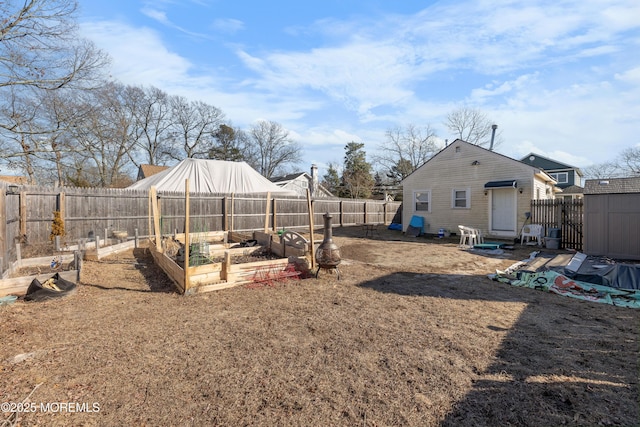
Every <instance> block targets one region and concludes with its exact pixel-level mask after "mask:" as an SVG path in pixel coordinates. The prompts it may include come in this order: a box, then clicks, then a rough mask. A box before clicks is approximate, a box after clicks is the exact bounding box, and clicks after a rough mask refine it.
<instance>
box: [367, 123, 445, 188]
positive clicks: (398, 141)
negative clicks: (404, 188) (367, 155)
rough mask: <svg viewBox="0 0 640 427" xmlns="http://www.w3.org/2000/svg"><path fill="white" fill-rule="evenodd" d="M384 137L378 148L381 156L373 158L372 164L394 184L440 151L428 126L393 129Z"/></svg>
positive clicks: (433, 133)
mask: <svg viewBox="0 0 640 427" xmlns="http://www.w3.org/2000/svg"><path fill="white" fill-rule="evenodd" d="M385 136H386V139H385V142H384V143H383V144H380V146H379V147H378V150H379V152H380V153H381V154H378V155H376V156H375V157H374V162H376V163H379V164H380V165H381V166H382V167H383V168H384V170H385V173H386V175H387V177H389V178H391V179H392V180H393V181H394V182H397V181H401V180H402V179H404V178H405V177H406V176H407V175H409V174H410V173H411V172H413V171H414V170H416V169H418V168H419V167H420V166H422V164H423V163H424V162H426V161H427V160H429V159H430V158H431V156H433V155H434V154H435V152H436V151H438V150H439V149H440V147H439V146H438V142H437V135H436V133H435V131H434V130H433V129H432V128H431V126H430V125H426V126H425V127H424V128H420V127H418V126H416V125H413V124H408V125H406V126H405V127H404V128H400V127H394V128H391V129H389V130H387V132H386V134H385Z"/></svg>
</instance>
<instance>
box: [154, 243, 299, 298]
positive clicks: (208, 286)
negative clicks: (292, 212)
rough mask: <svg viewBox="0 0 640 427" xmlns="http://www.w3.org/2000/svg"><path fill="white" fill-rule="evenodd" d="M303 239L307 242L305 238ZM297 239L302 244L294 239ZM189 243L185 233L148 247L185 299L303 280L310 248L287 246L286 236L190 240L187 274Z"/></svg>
mask: <svg viewBox="0 0 640 427" xmlns="http://www.w3.org/2000/svg"><path fill="white" fill-rule="evenodd" d="M296 234H297V233H296ZM288 236H289V235H288ZM298 236H299V235H298ZM300 239H303V238H302V237H301V236H300ZM293 240H299V239H295V238H291V237H290V238H289V241H293ZM184 241H185V236H184V235H182V234H181V235H176V236H173V237H172V238H170V239H169V238H165V239H162V240H161V241H160V242H159V244H157V243H156V241H155V239H152V240H151V242H150V245H149V248H150V251H151V253H152V255H153V258H154V260H155V262H156V264H158V265H159V266H160V267H161V268H162V270H163V271H164V272H165V273H166V274H167V275H168V276H169V278H170V279H171V280H172V281H173V282H174V283H175V285H176V287H177V288H178V290H179V292H181V293H183V294H194V293H201V292H209V291H214V290H218V289H224V288H229V287H233V286H238V285H241V284H248V283H268V282H271V281H274V280H279V279H284V278H290V277H298V276H300V274H301V270H302V269H304V267H302V268H301V267H300V266H305V265H306V264H307V260H306V258H305V249H304V248H303V249H302V250H301V249H300V248H296V247H295V246H293V245H292V244H287V242H288V240H287V237H283V236H276V237H275V238H274V237H273V236H271V235H268V234H266V233H253V234H252V235H245V234H240V233H227V232H214V233H204V234H203V233H199V234H195V235H192V236H190V239H189V241H190V242H194V243H190V244H189V247H190V251H189V262H188V263H187V268H186V270H185V268H184V264H185V262H184V261H185V244H184ZM247 242H250V246H247V245H246V243H247ZM285 253H286V254H287V256H286V257H285V256H283V255H284V254H285Z"/></svg>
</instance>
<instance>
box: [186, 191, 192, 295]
mask: <svg viewBox="0 0 640 427" xmlns="http://www.w3.org/2000/svg"><path fill="white" fill-rule="evenodd" d="M189 234H190V231H189V178H187V179H185V180H184V292H185V293H187V291H188V290H189V287H190V286H189V244H190V240H191V239H190V236H189Z"/></svg>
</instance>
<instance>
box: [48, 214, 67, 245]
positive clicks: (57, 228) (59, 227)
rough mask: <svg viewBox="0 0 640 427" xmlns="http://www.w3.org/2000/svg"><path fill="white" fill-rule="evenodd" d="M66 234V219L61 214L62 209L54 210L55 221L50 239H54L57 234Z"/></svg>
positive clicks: (52, 224)
mask: <svg viewBox="0 0 640 427" xmlns="http://www.w3.org/2000/svg"><path fill="white" fill-rule="evenodd" d="M64 234H65V233H64V221H63V220H62V217H61V216H60V211H53V222H52V223H51V234H50V235H49V240H51V241H53V240H54V239H55V238H56V236H64Z"/></svg>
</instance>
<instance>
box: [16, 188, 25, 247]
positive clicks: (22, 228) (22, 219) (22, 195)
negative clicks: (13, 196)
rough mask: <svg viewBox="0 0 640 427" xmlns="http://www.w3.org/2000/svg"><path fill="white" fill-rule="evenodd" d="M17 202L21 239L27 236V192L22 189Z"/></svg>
mask: <svg viewBox="0 0 640 427" xmlns="http://www.w3.org/2000/svg"><path fill="white" fill-rule="evenodd" d="M18 197H20V200H19V203H20V208H19V211H18V212H19V215H20V238H21V239H23V238H25V237H27V193H26V192H24V191H21V192H20V195H19V196H18Z"/></svg>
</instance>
